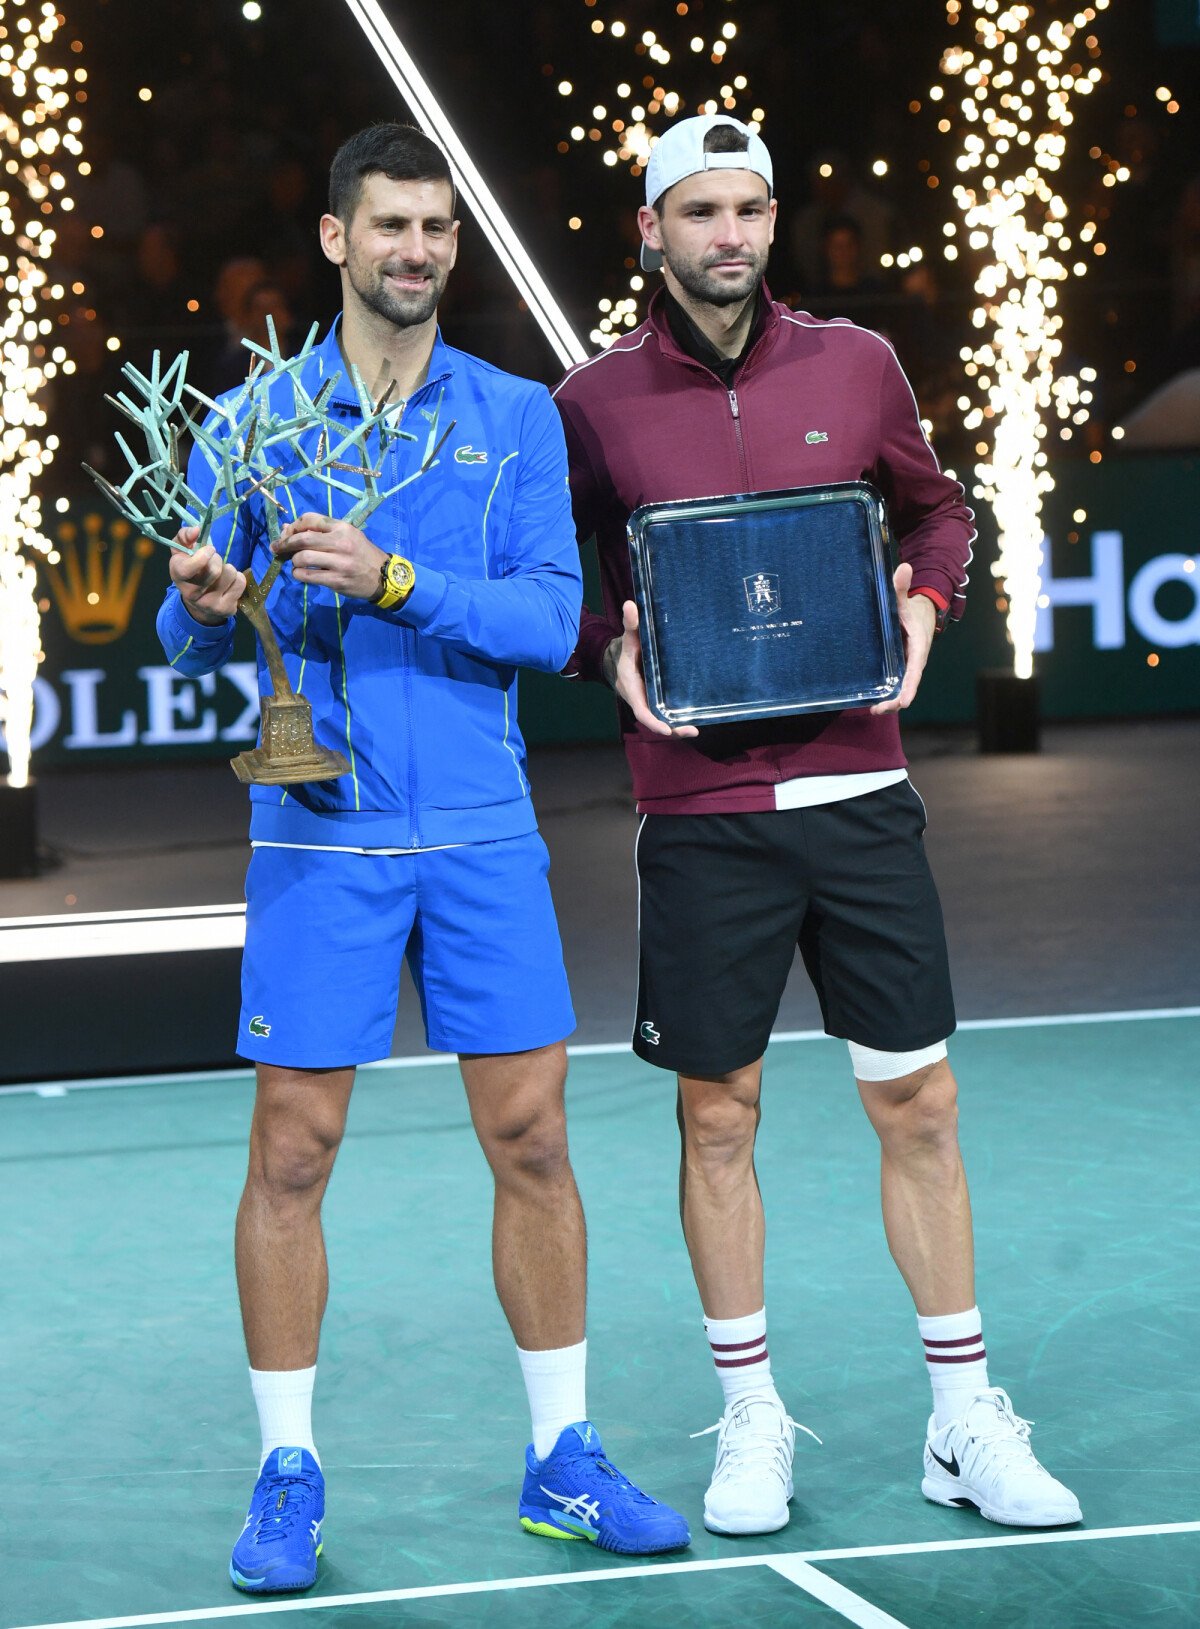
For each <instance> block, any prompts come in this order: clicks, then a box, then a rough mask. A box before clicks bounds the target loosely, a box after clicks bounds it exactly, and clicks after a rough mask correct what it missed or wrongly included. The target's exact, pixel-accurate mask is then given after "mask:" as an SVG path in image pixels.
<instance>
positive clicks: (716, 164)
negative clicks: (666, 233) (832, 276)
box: [642, 113, 775, 271]
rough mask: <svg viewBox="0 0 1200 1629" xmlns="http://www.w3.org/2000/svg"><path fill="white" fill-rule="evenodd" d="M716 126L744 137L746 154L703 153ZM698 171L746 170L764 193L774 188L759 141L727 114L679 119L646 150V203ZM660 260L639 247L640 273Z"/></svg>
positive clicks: (651, 251)
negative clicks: (757, 178)
mask: <svg viewBox="0 0 1200 1629" xmlns="http://www.w3.org/2000/svg"><path fill="white" fill-rule="evenodd" d="M719 124H729V125H732V126H733V128H734V129H735V130H738V131H740V132H741V133H742V135H743V136H745V137H746V142H747V146H746V150H745V152H740V153H706V152H705V151H704V138H705V136H707V135H708V132H709V131H710V130H712V129H714V128H715V127H716V126H717V125H719ZM701 170H750V171H751V172H752V174H754V175H761V176H762V178H763V180H764V181H765V182H766V183H767V190H768V192H770V193H772V194H774V191H775V185H774V180H773V172H772V169H771V155H770V153H768V151H767V144H766V142H765V141H763V139H762V137H761V136H759V135H756V134H755V132H754V131H753V130H751V129H750V127H749V125H745V124H742V123H741V121H740V120H739V119H731V118H730V117H729V115H728V114H727V113H702V114H700V115H699V116H698V117H697V118H694V119H680V121H679V123H678V124H673V125H671V126H670V128H669V129H668V130H666V131H664V132H663V134H662V135H661V136H660V137H659V138H658V141H657V142H656V143H655V144H654V146H653V147H652V148H651V149H650V159H649V162H648V163H647V165H646V203H647V204H648V205H649V206H650V207H651V208H653V206H654V205H655V204H656V203H657V202H658V200H659V199H660V198H661V197H662V195H663V193H664V192H666V190H667V188H668V187H673V186H674V185H675V184H676V182H678V181H684V180H686V179H687V177H688V176H689V175H696V174H698V173H699V171H701ZM662 263H663V257H662V255H661V254H660V253H659V251H658V250H657V249H652V248H651V247H650V245H649V244H648V243H643V244H642V270H643V271H658V270H659V269H660V268H661V266H662Z"/></svg>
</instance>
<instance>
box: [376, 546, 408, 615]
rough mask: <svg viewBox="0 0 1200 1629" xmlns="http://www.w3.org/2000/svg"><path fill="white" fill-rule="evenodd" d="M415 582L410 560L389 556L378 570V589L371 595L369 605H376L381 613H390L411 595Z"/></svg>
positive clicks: (397, 555) (398, 556) (395, 555)
mask: <svg viewBox="0 0 1200 1629" xmlns="http://www.w3.org/2000/svg"><path fill="white" fill-rule="evenodd" d="M416 580H417V577H416V573H415V572H414V571H413V567H412V561H411V560H406V559H405V558H404V556H403V555H402V554H389V555H388V557H387V559H386V560H385V561H384V562H383V564H382V565H381V566H380V568H379V587H378V588H377V589H376V590H375V592H374V594H372V595H371V604H372V605H377V606H378V607H379V609H380V610H381V611H391V610H393V609H394V608H395V607H396V606H397V605H403V604H404V602H405V600H406V599H407V598H408V596H409V595H410V594H411V593H412V591H413V585H414V584H415V583H416Z"/></svg>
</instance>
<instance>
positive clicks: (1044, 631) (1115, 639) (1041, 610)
mask: <svg viewBox="0 0 1200 1629" xmlns="http://www.w3.org/2000/svg"><path fill="white" fill-rule="evenodd" d="M1168 582H1181V583H1184V584H1186V586H1187V587H1188V588H1190V589H1191V591H1192V595H1193V597H1194V601H1195V603H1194V605H1193V607H1192V609H1191V611H1190V612H1189V614H1188V615H1187V616H1185V617H1178V618H1168V617H1164V616H1163V615H1162V613H1161V612H1160V611H1159V609H1158V607H1157V605H1156V604H1155V601H1154V597H1155V595H1156V594H1157V593H1158V591H1159V589H1160V588H1161V587H1162V586H1163V584H1164V583H1168ZM1072 605H1090V606H1091V608H1092V644H1093V645H1094V646H1095V648H1096V649H1097V650H1122V649H1123V648H1124V645H1125V611H1126V594H1125V544H1124V538H1123V536H1122V534H1121V533H1120V532H1112V531H1104V532H1093V533H1092V574H1091V576H1090V577H1055V576H1054V574H1053V570H1052V567H1051V554H1050V539H1049V538H1048V537H1044V538H1043V539H1042V589H1041V593H1040V594H1039V596H1038V613H1037V626H1036V628H1035V631H1034V637H1033V648H1034V650H1035V651H1048V650H1053V649H1054V613H1055V611H1057V610H1059V609H1061V608H1063V607H1065V606H1072ZM1128 608H1129V619H1130V621H1131V622H1132V623H1133V625H1134V627H1135V628H1136V629H1137V631H1138V633H1140V634H1141V636H1142V638H1143V639H1144V640H1145V641H1146V642H1147V644H1150V645H1158V646H1160V647H1162V648H1164V649H1166V650H1175V649H1178V648H1179V647H1180V646H1183V645H1200V555H1194V554H1193V555H1186V554H1159V555H1156V556H1155V557H1154V559H1153V560H1147V561H1146V563H1145V565H1144V566H1142V567H1141V568H1140V570H1139V571H1138V572H1137V573H1136V575H1135V576H1134V579H1133V581H1132V582H1131V583H1130V585H1129V595H1128Z"/></svg>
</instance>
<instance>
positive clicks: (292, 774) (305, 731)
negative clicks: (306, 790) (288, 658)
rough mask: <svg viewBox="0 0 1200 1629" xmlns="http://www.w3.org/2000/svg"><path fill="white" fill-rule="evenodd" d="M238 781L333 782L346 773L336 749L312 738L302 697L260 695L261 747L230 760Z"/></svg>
mask: <svg viewBox="0 0 1200 1629" xmlns="http://www.w3.org/2000/svg"><path fill="white" fill-rule="evenodd" d="M232 765H233V772H234V774H235V775H236V776H237V778H238V780H239V781H250V782H253V783H254V785H255V786H292V785H299V783H300V782H301V781H333V780H336V779H337V778H338V776H339V775H345V774H348V773H349V770H350V765H349V764H348V763H347V761H346V759H345V758H343V757H342V755H341V753H340V752H330V751H329V749H328V748H327V747H322V746H320V745H318V743H317V742H316V741H315V740H314V739H313V728H312V708H311V707H310V706H309V704H308V702H307V701H306V700H305V698H304V697H303V696H291V695H288V696H264V697H263V698H262V746H261V747H255V748H254V749H253V750H252V751H250V752H239V753H238V755H237V757H236V758H234V759H233V760H232Z"/></svg>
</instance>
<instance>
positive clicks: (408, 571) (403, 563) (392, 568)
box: [386, 554, 413, 594]
mask: <svg viewBox="0 0 1200 1629" xmlns="http://www.w3.org/2000/svg"><path fill="white" fill-rule="evenodd" d="M386 575H387V584H388V587H389V588H390V589H392V590H393V591H394V592H395V593H397V594H405V593H407V592H408V590H409V589H410V588H411V587H412V585H413V569H412V567H411V566H410V565H409V563H408V561H407V560H403V559H401V557H400V556H399V555H398V554H393V555H391V556H390V557H389V559H388V563H387V572H386Z"/></svg>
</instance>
